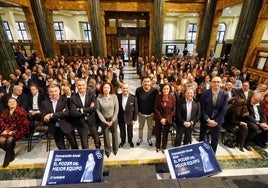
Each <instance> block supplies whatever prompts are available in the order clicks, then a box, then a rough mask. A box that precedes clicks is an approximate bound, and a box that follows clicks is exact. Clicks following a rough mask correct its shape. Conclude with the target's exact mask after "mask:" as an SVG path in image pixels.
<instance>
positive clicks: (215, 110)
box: [199, 76, 228, 153]
mask: <svg viewBox="0 0 268 188" xmlns="http://www.w3.org/2000/svg"><path fill="white" fill-rule="evenodd" d="M220 86H221V78H220V77H217V76H215V77H213V78H212V80H211V89H208V90H205V91H204V92H203V94H202V96H201V100H200V101H201V126H200V137H199V141H204V140H205V136H206V134H207V132H208V131H209V132H210V134H211V147H212V149H213V151H214V152H215V153H216V151H217V146H218V141H219V137H220V133H221V127H222V124H223V122H224V116H225V114H226V113H227V110H228V95H227V93H226V92H225V91H223V90H221V89H220Z"/></svg>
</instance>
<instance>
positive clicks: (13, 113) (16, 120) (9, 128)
mask: <svg viewBox="0 0 268 188" xmlns="http://www.w3.org/2000/svg"><path fill="white" fill-rule="evenodd" d="M7 105H8V108H7V109H5V110H4V111H3V113H1V114H0V147H1V148H2V149H3V150H5V151H6V155H5V159H4V163H3V168H5V167H7V166H8V165H9V163H10V162H11V161H13V160H14V158H15V152H14V148H15V145H16V140H18V139H21V138H22V137H24V135H25V134H28V131H29V121H28V119H27V112H26V110H25V109H24V108H21V107H18V102H17V100H16V99H15V98H12V97H11V98H9V99H8V103H7Z"/></svg>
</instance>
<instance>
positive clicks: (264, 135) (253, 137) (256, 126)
mask: <svg viewBox="0 0 268 188" xmlns="http://www.w3.org/2000/svg"><path fill="white" fill-rule="evenodd" d="M262 98H263V95H262V93H257V92H255V93H254V94H253V96H252V97H251V100H250V102H249V103H248V104H247V107H248V111H249V118H248V120H247V122H246V123H247V124H248V129H249V131H248V136H247V142H249V141H253V142H254V143H255V144H257V145H258V146H260V147H262V148H265V147H266V141H267V140H268V125H267V119H266V116H265V114H264V103H263V101H262Z"/></svg>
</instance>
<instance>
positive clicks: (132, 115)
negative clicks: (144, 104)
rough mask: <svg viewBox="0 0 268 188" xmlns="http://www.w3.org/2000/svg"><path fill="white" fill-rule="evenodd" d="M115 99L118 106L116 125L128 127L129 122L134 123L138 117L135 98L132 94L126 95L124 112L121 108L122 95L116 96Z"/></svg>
mask: <svg viewBox="0 0 268 188" xmlns="http://www.w3.org/2000/svg"><path fill="white" fill-rule="evenodd" d="M117 98H118V104H119V112H118V123H119V124H127V125H129V124H130V123H131V121H136V120H137V116H138V103H137V98H136V97H135V96H134V95H132V94H129V95H128V99H127V103H126V107H125V111H124V110H123V107H122V93H121V94H118V95H117Z"/></svg>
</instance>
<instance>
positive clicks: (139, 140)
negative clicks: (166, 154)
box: [137, 138, 142, 146]
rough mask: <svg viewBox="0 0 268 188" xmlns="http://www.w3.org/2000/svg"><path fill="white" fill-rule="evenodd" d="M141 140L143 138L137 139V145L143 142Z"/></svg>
mask: <svg viewBox="0 0 268 188" xmlns="http://www.w3.org/2000/svg"><path fill="white" fill-rule="evenodd" d="M141 141H142V140H141V138H139V139H138V141H137V146H139V145H140V144H141Z"/></svg>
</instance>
